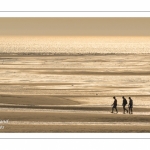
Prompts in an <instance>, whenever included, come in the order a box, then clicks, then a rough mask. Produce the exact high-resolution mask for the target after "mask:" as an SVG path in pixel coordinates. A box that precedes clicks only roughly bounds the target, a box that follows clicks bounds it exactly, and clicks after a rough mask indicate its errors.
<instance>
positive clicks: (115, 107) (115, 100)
mask: <svg viewBox="0 0 150 150" xmlns="http://www.w3.org/2000/svg"><path fill="white" fill-rule="evenodd" d="M113 98H114V103H113V104H112V105H111V106H113V107H112V112H111V113H113V111H114V109H116V113H118V110H117V99H116V97H115V96H114V97H113Z"/></svg>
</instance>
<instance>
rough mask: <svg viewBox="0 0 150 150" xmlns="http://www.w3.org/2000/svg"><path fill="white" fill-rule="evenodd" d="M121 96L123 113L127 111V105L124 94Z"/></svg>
mask: <svg viewBox="0 0 150 150" xmlns="http://www.w3.org/2000/svg"><path fill="white" fill-rule="evenodd" d="M122 98H123V102H122V106H123V113H124V114H125V111H126V112H127V113H128V110H127V109H126V108H125V107H126V105H127V100H126V99H125V97H124V96H122Z"/></svg>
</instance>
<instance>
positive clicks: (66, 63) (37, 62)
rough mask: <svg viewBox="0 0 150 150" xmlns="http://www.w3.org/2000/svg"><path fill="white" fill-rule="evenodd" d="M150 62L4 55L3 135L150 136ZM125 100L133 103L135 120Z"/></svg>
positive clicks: (0, 67) (145, 57)
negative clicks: (124, 108)
mask: <svg viewBox="0 0 150 150" xmlns="http://www.w3.org/2000/svg"><path fill="white" fill-rule="evenodd" d="M149 58H150V55H149V54H96V55H95V54H82V55H81V54H76V55H74V54H69V55H65V54H63V55H62V54H55V55H31V54H28V55H27V54H25V55H22V54H0V120H1V122H0V126H4V129H0V132H108V133H109V132H150V129H149V125H150V118H149V115H150V100H149V97H150V76H149V74H150V59H149ZM113 96H116V98H117V100H118V110H119V113H118V114H115V113H114V114H111V113H110V112H111V104H112V103H113V98H112V97H113ZM122 96H125V97H126V98H127V100H128V97H129V96H131V97H132V99H133V102H134V108H133V114H132V115H131V114H123V113H122V98H121V97H122ZM5 120H8V122H3V121H5Z"/></svg>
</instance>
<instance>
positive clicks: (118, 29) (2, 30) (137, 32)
mask: <svg viewBox="0 0 150 150" xmlns="http://www.w3.org/2000/svg"><path fill="white" fill-rule="evenodd" d="M0 35H48V36H53V35H54V36H59V35H61V36H120V35H121V36H150V18H0Z"/></svg>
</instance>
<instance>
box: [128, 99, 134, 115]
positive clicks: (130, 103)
mask: <svg viewBox="0 0 150 150" xmlns="http://www.w3.org/2000/svg"><path fill="white" fill-rule="evenodd" d="M132 108H133V100H132V99H131V97H129V114H132Z"/></svg>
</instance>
